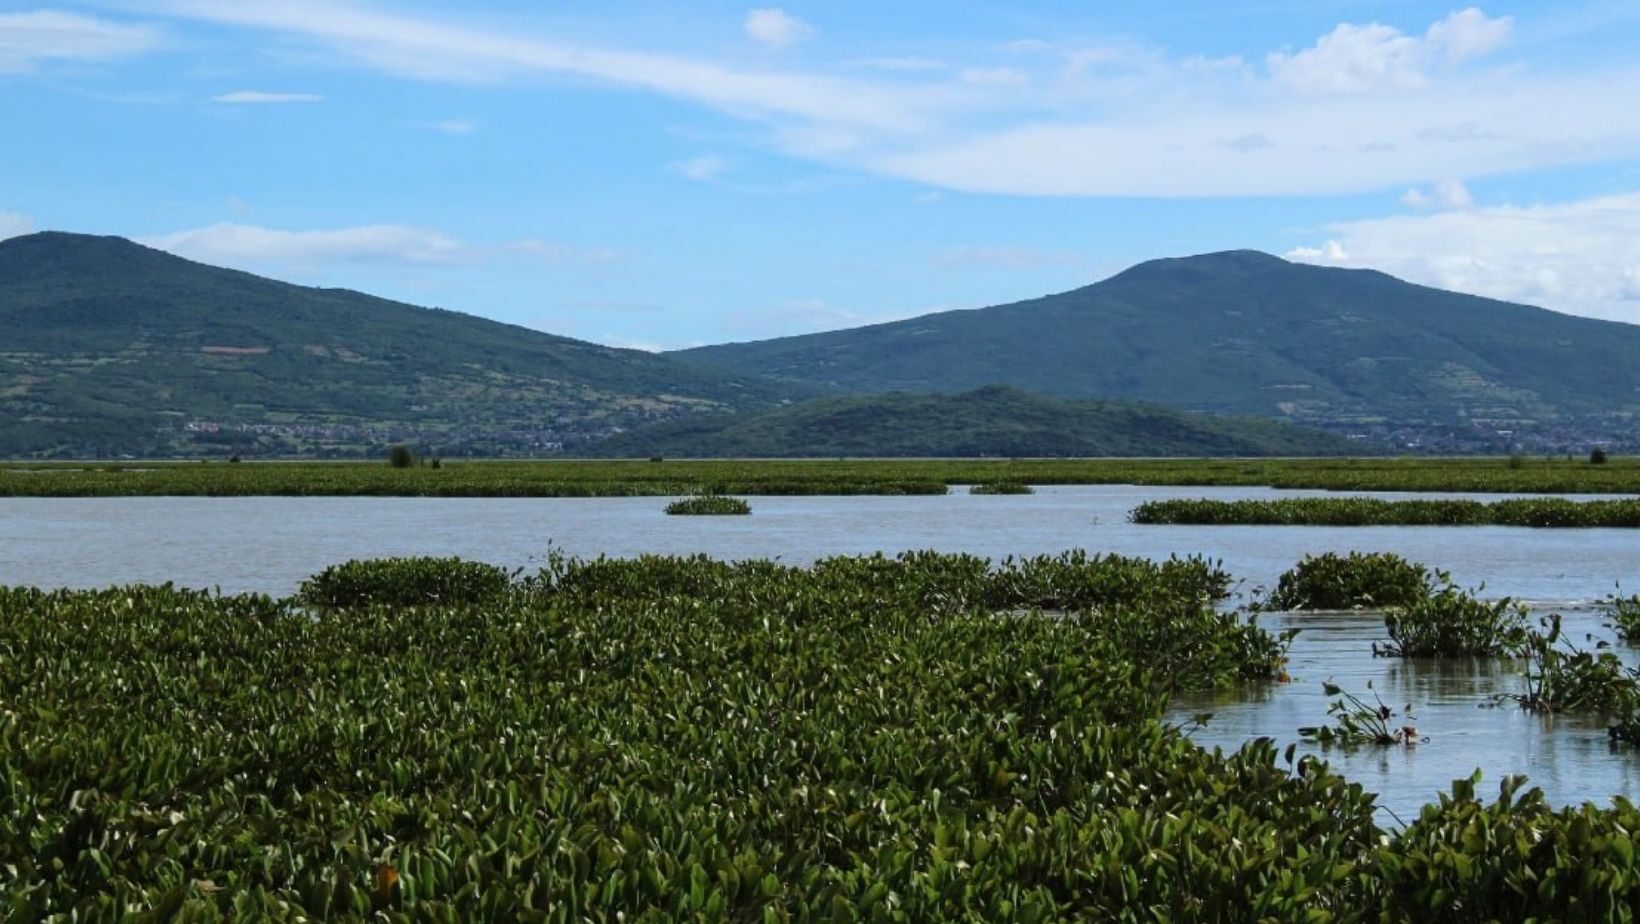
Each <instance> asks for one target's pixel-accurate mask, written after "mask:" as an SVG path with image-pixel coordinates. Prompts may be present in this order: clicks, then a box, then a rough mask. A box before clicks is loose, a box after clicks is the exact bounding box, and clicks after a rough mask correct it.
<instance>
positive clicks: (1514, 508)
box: [1128, 497, 1640, 529]
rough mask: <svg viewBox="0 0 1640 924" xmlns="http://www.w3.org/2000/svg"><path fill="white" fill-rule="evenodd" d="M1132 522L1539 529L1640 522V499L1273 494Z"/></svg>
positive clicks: (1164, 504)
mask: <svg viewBox="0 0 1640 924" xmlns="http://www.w3.org/2000/svg"><path fill="white" fill-rule="evenodd" d="M1128 518H1129V519H1130V520H1131V521H1132V522H1134V523H1146V524H1166V525H1196V526H1232V525H1235V526H1529V527H1535V528H1540V529H1563V528H1591V527H1603V528H1621V529H1633V528H1636V527H1640V499H1637V500H1629V499H1624V500H1593V501H1571V500H1565V499H1563V498H1537V497H1527V498H1511V499H1509V500H1500V501H1492V502H1490V503H1487V502H1482V501H1473V500H1394V501H1391V500H1381V499H1379V498H1372V497H1292V498H1280V499H1276V500H1252V499H1249V500H1231V501H1224V500H1209V499H1206V498H1203V499H1198V500H1184V499H1177V500H1159V501H1147V502H1146V503H1143V504H1140V505H1139V506H1138V507H1135V508H1134V509H1133V511H1132V512H1131V513H1130V514H1129V516H1128Z"/></svg>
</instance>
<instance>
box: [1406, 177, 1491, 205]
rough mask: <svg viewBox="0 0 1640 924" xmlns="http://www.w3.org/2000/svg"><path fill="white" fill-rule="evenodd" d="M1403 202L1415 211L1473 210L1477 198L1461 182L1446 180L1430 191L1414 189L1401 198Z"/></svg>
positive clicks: (1429, 189) (1432, 187)
mask: <svg viewBox="0 0 1640 924" xmlns="http://www.w3.org/2000/svg"><path fill="white" fill-rule="evenodd" d="M1401 201H1402V202H1404V203H1406V204H1407V205H1410V206H1412V207H1413V208H1415V209H1427V210H1432V211H1433V210H1437V209H1445V210H1451V209H1472V208H1474V207H1475V197H1474V196H1473V195H1471V194H1470V192H1469V187H1468V186H1465V185H1464V184H1463V182H1462V181H1460V180H1444V181H1442V182H1440V183H1436V184H1435V185H1434V186H1431V187H1430V188H1428V189H1419V188H1416V187H1415V188H1413V189H1409V190H1407V191H1406V193H1405V194H1404V195H1402V196H1401Z"/></svg>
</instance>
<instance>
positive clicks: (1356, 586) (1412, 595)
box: [1269, 552, 1446, 610]
mask: <svg viewBox="0 0 1640 924" xmlns="http://www.w3.org/2000/svg"><path fill="white" fill-rule="evenodd" d="M1437 581H1440V582H1441V583H1446V576H1445V575H1443V574H1441V573H1439V572H1436V573H1433V574H1432V573H1431V572H1430V570H1429V569H1428V568H1426V567H1424V566H1423V565H1420V564H1416V563H1414V562H1409V561H1407V560H1406V559H1404V558H1402V557H1401V556H1399V555H1396V554H1394V553H1392V552H1351V553H1349V554H1348V555H1339V554H1337V553H1335V552H1324V553H1322V554H1320V555H1306V556H1305V557H1304V560H1303V561H1301V562H1299V563H1298V564H1297V565H1295V566H1293V568H1291V569H1290V570H1288V571H1285V572H1283V573H1282V575H1281V577H1280V578H1279V579H1278V580H1277V583H1276V589H1275V591H1274V592H1273V593H1271V594H1270V600H1269V604H1270V606H1272V607H1274V608H1275V609H1280V610H1345V609H1351V608H1353V607H1373V608H1378V609H1383V608H1388V607H1405V606H1412V605H1414V604H1417V603H1419V602H1421V601H1422V600H1424V599H1425V598H1426V597H1428V596H1429V595H1430V593H1431V592H1432V591H1433V590H1434V588H1435V584H1436V582H1437Z"/></svg>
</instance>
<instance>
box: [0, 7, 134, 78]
mask: <svg viewBox="0 0 1640 924" xmlns="http://www.w3.org/2000/svg"><path fill="white" fill-rule="evenodd" d="M159 41H160V36H159V33H158V32H157V31H156V30H155V29H153V28H151V27H149V26H142V25H131V24H128V23H118V22H113V21H111V20H107V19H97V18H95V17H92V16H81V15H79V14H77V13H65V12H61V11H59V10H35V11H33V12H30V13H0V74H16V73H26V72H28V71H32V70H34V69H35V68H36V67H38V66H39V65H40V64H41V63H42V62H45V61H52V60H61V61H73V60H78V61H105V60H109V59H112V58H120V57H125V56H127V55H133V54H136V53H138V52H142V51H147V50H148V49H150V48H153V47H155V46H156V45H158V44H159Z"/></svg>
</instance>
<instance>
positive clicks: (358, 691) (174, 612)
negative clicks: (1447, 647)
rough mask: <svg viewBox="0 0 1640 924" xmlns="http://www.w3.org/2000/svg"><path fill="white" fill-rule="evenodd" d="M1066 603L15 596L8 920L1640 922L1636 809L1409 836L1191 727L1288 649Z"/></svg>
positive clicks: (982, 595)
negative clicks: (1173, 720) (1166, 715)
mask: <svg viewBox="0 0 1640 924" xmlns="http://www.w3.org/2000/svg"><path fill="white" fill-rule="evenodd" d="M1026 561H1030V560H1026ZM1032 567H1033V566H1029V565H1023V564H1019V563H1016V570H1017V569H1019V568H1025V569H1029V568H1032ZM1034 569H1035V570H1034V571H1033V578H1032V581H1031V582H1028V583H1026V584H1024V585H1021V586H1023V587H1026V588H1030V589H1031V595H1033V596H1051V597H1055V598H1059V599H1076V600H1089V601H1091V600H1094V598H1096V597H1097V598H1098V605H1095V606H1089V607H1088V608H1086V609H1074V610H1071V611H1067V612H1063V613H1043V612H1040V611H1038V610H1037V609H1035V608H1032V607H1025V608H1022V609H1008V610H998V609H993V608H992V607H991V605H990V601H992V600H994V599H1009V598H1010V597H1012V598H1014V599H1017V598H1018V596H1019V594H1018V592H1017V588H1016V585H1012V584H1009V583H1007V582H1006V581H1001V580H1000V579H999V578H997V577H996V576H997V575H1000V574H1002V573H1004V572H1005V571H1006V570H1007V569H1005V568H1003V567H1001V566H999V565H993V564H992V563H990V562H987V561H985V560H984V559H979V558H975V557H973V556H960V555H952V556H947V555H938V554H935V553H911V554H907V555H903V556H898V557H895V558H887V557H883V556H873V557H866V558H852V559H842V558H839V559H829V560H827V561H825V562H821V563H817V564H816V565H815V566H813V567H812V568H793V567H789V566H785V565H781V564H779V563H774V562H738V563H729V562H721V561H714V560H711V559H707V558H702V557H692V558H667V557H655V556H652V557H649V558H646V559H639V560H632V561H618V560H608V559H605V560H592V561H578V560H570V559H565V558H563V557H562V556H553V557H552V558H551V559H550V560H549V563H548V567H547V568H546V569H544V570H543V572H542V573H541V574H539V575H535V576H532V577H531V578H528V579H525V580H521V581H514V582H512V584H511V585H510V586H509V587H508V588H507V589H506V590H505V591H504V592H502V593H500V594H498V595H495V596H493V597H489V598H487V599H484V600H482V601H476V602H442V603H440V604H438V605H419V606H376V605H368V606H348V607H334V608H318V609H314V608H312V607H310V606H306V605H298V604H297V603H296V602H294V601H280V600H272V599H269V598H266V597H255V596H244V597H238V596H221V595H217V594H212V593H202V592H196V591H187V590H180V589H176V588H172V587H122V588H114V589H111V590H107V591H96V592H83V591H81V592H70V591H59V592H52V593H47V592H42V591H36V590H26V589H6V588H0V871H3V873H0V917H4V918H6V919H7V920H18V921H34V920H123V919H129V918H132V917H133V916H140V917H143V918H145V919H147V918H152V919H155V920H198V921H211V920H230V919H236V920H251V919H275V920H292V921H294V920H312V919H321V920H349V921H353V920H388V921H457V920H461V921H465V920H473V921H503V920H505V921H517V920H527V921H555V920H615V919H617V918H621V917H624V919H626V920H679V919H691V920H737V921H760V920H798V921H820V920H891V921H918V920H998V921H1053V920H1065V919H1081V920H1123V919H1140V918H1142V919H1147V920H1154V919H1173V920H1190V919H1196V920H1201V919H1261V920H1262V919H1270V920H1309V919H1314V920H1380V919H1391V920H1393V919H1402V918H1405V917H1407V916H1409V915H1412V916H1418V915H1420V914H1421V915H1422V916H1423V917H1432V916H1441V915H1442V914H1443V913H1445V912H1446V911H1450V910H1451V907H1454V906H1450V905H1443V904H1441V901H1442V900H1443V897H1444V896H1455V897H1454V898H1452V899H1451V901H1461V902H1463V904H1462V906H1461V907H1462V909H1464V910H1465V912H1467V911H1468V910H1470V909H1474V910H1475V913H1476V914H1482V913H1484V914H1486V915H1488V916H1491V917H1496V918H1499V919H1506V920H1514V919H1521V918H1525V917H1531V916H1537V917H1540V918H1547V917H1553V916H1557V915H1558V916H1560V917H1576V914H1574V913H1573V912H1577V913H1581V912H1584V911H1587V912H1588V913H1590V914H1594V915H1597V916H1598V915H1601V914H1603V913H1604V912H1605V911H1609V910H1611V909H1621V908H1628V907H1631V906H1632V903H1633V902H1634V901H1635V899H1636V898H1637V897H1640V896H1637V894H1636V893H1637V891H1640V876H1637V875H1636V871H1635V870H1634V864H1633V857H1632V851H1630V852H1628V853H1627V854H1625V853H1624V852H1623V850H1622V848H1621V847H1619V846H1618V843H1619V840H1620V839H1619V838H1617V837H1616V834H1617V832H1622V831H1630V830H1633V829H1634V828H1635V826H1636V824H1637V823H1640V819H1637V818H1636V817H1635V813H1634V811H1633V809H1632V808H1631V807H1629V806H1628V804H1627V803H1626V802H1622V801H1619V802H1618V803H1617V804H1616V805H1615V806H1613V807H1612V808H1609V809H1595V808H1592V807H1585V808H1583V809H1580V810H1567V811H1566V812H1563V813H1559V814H1557V813H1553V812H1550V811H1548V810H1547V809H1545V808H1543V807H1542V805H1541V800H1535V798H1534V797H1531V796H1530V795H1529V796H1528V797H1527V798H1525V799H1520V800H1515V799H1514V798H1513V795H1512V791H1511V790H1509V789H1507V788H1506V789H1505V792H1504V798H1503V799H1501V800H1499V802H1498V803H1495V804H1490V805H1488V804H1482V803H1479V802H1476V801H1475V800H1474V799H1473V793H1472V787H1471V789H1469V790H1460V789H1458V788H1455V790H1454V798H1453V799H1452V800H1450V801H1448V800H1443V802H1442V804H1441V805H1440V806H1439V807H1432V808H1430V809H1426V810H1425V812H1424V814H1423V815H1422V816H1421V817H1420V818H1419V819H1418V821H1417V822H1415V823H1414V825H1413V826H1412V827H1411V828H1409V831H1408V833H1406V834H1396V833H1394V832H1390V831H1385V830H1383V829H1382V828H1380V827H1379V826H1378V825H1377V823H1376V822H1375V820H1374V818H1375V803H1374V799H1373V797H1372V796H1371V795H1370V794H1368V793H1366V792H1364V791H1363V790H1362V789H1361V787H1360V786H1358V785H1354V784H1351V783H1349V782H1348V781H1347V780H1344V779H1342V778H1340V777H1339V776H1338V775H1336V774H1335V773H1333V772H1331V771H1330V770H1329V769H1328V768H1327V766H1326V764H1324V763H1323V762H1320V761H1317V760H1313V759H1310V758H1303V759H1298V760H1296V761H1295V760H1294V757H1293V750H1292V749H1288V750H1287V752H1286V753H1285V755H1283V754H1282V753H1280V752H1278V751H1277V749H1276V747H1275V746H1274V745H1273V744H1272V743H1271V742H1270V741H1269V740H1268V739H1261V740H1259V741H1256V742H1253V743H1251V744H1249V745H1247V746H1246V747H1244V748H1242V749H1240V750H1238V751H1236V752H1234V753H1228V754H1227V753H1222V752H1218V751H1207V750H1203V749H1202V748H1199V747H1197V746H1196V745H1194V744H1192V743H1191V742H1190V741H1188V740H1187V739H1186V738H1185V737H1184V736H1183V734H1181V732H1180V731H1179V730H1178V729H1175V728H1171V727H1168V726H1166V725H1163V724H1162V723H1161V722H1160V721H1159V718H1160V717H1161V715H1162V714H1163V708H1164V706H1165V702H1166V697H1167V692H1168V691H1169V690H1170V689H1175V688H1185V687H1198V688H1210V687H1214V686H1219V685H1225V684H1240V683H1243V682H1245V680H1244V678H1246V677H1249V676H1267V675H1268V669H1269V661H1268V654H1269V652H1270V650H1271V649H1270V647H1269V646H1270V645H1271V644H1272V643H1275V642H1276V640H1274V639H1271V638H1270V637H1269V636H1268V635H1265V634H1262V633H1261V630H1258V629H1257V627H1256V626H1251V624H1250V623H1248V622H1246V621H1243V620H1241V619H1238V618H1237V617H1236V615H1235V614H1228V613H1213V612H1212V611H1211V609H1210V607H1208V606H1205V605H1201V604H1199V603H1193V602H1192V596H1191V595H1192V594H1196V593H1199V592H1200V589H1201V586H1203V582H1204V581H1205V582H1206V583H1207V584H1212V583H1214V581H1216V577H1214V576H1213V571H1212V569H1211V568H1210V567H1205V566H1202V565H1196V564H1190V563H1186V564H1183V565H1175V566H1174V567H1173V568H1172V569H1171V570H1169V569H1168V567H1167V565H1166V564H1154V565H1153V566H1152V567H1151V568H1144V567H1141V566H1140V565H1138V564H1137V563H1136V562H1134V561H1132V560H1126V559H1109V558H1101V557H1099V556H1084V557H1083V558H1080V559H1073V558H1070V557H1067V558H1066V559H1065V560H1064V561H1057V562H1054V563H1052V564H1050V565H1036V566H1034ZM1079 574H1080V575H1082V577H1081V578H1079V580H1081V581H1082V584H1080V585H1077V586H1075V587H1072V588H1070V589H1068V590H1056V589H1055V588H1053V587H1052V586H1051V581H1050V580H1049V579H1048V578H1047V577H1046V576H1048V575H1058V576H1061V577H1063V578H1064V579H1066V580H1072V579H1078V578H1077V576H1078V575H1079ZM1093 575H1104V578H1103V582H1101V581H1100V580H1095V579H1094V578H1093ZM1112 575H1114V576H1119V577H1121V578H1122V579H1121V580H1118V579H1117V578H1116V577H1112ZM993 580H997V581H999V583H998V584H997V585H996V589H993V588H992V585H991V583H990V582H992V581H993ZM1147 583H1148V585H1149V592H1148V593H1147V592H1146V590H1145V588H1144V585H1146V584H1147ZM1011 588H1012V589H1011ZM1095 588H1103V589H1102V590H1098V591H1097V592H1095V590H1094V589H1095ZM1494 831H1495V832H1497V835H1496V836H1492V835H1491V834H1489V833H1488V832H1494ZM1517 835H1518V836H1517ZM1527 838H1529V839H1530V840H1529V841H1528V840H1526V839H1527ZM1622 842H1623V843H1627V841H1626V840H1625V841H1622ZM1540 846H1541V848H1542V849H1540ZM1580 883H1581V884H1582V885H1581V888H1579V884H1580ZM1430 909H1434V910H1430Z"/></svg>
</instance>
